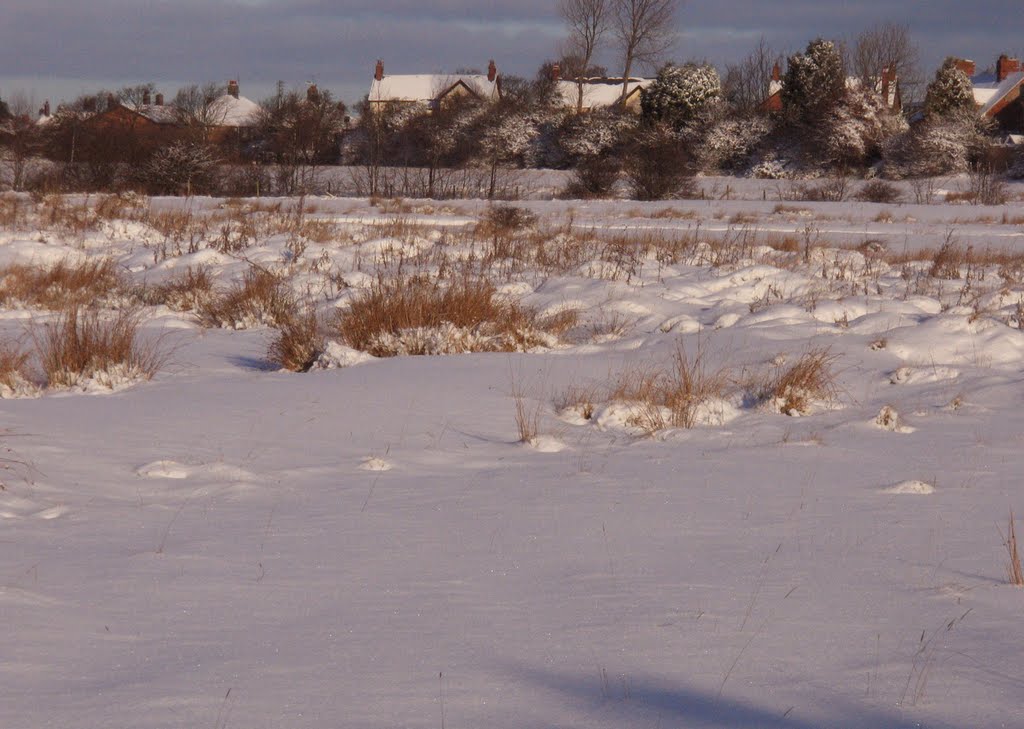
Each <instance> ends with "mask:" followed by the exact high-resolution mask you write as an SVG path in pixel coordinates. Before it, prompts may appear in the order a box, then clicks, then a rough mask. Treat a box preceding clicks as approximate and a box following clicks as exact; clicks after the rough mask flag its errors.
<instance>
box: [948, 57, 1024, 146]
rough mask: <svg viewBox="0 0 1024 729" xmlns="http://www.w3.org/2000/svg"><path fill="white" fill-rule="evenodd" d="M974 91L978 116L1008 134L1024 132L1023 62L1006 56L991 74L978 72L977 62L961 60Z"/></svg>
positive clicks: (989, 72) (960, 62)
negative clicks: (986, 119) (990, 121)
mask: <svg viewBox="0 0 1024 729" xmlns="http://www.w3.org/2000/svg"><path fill="white" fill-rule="evenodd" d="M956 65H957V68H959V69H960V70H961V71H963V72H964V73H965V74H966V75H967V77H968V78H969V79H971V86H972V88H973V90H974V103H975V104H977V105H978V113H980V114H981V115H982V116H983V117H986V118H989V119H993V120H994V121H995V122H996V123H997V124H998V125H999V127H1000V128H1001V129H1002V130H1003V131H1006V132H1011V133H1018V134H1019V133H1024V97H1022V95H1021V90H1022V89H1024V69H1022V68H1021V62H1020V60H1019V59H1016V58H1010V57H1009V56H1006V55H1002V56H999V58H998V60H996V65H995V68H994V69H993V70H991V71H984V72H982V73H977V69H976V66H975V63H974V61H970V60H967V59H958V60H957V62H956Z"/></svg>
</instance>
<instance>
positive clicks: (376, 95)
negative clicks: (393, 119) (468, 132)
mask: <svg viewBox="0 0 1024 729" xmlns="http://www.w3.org/2000/svg"><path fill="white" fill-rule="evenodd" d="M460 83H461V84H463V85H465V86H466V88H467V89H469V90H470V91H471V92H473V93H474V94H476V95H477V96H479V97H480V98H482V99H492V98H494V97H495V96H497V95H498V77H497V76H495V80H494V81H489V80H488V79H487V76H486V75H484V74H458V73H452V74H430V73H427V74H405V75H397V76H385V77H384V78H382V79H376V78H375V79H373V83H371V84H370V94H369V98H370V101H406V102H420V103H424V104H427V103H430V102H431V101H434V100H436V99H438V98H440V97H441V96H443V95H444V94H445V93H447V92H448V91H449V90H451V89H452V88H453V87H455V86H458V85H459V84H460Z"/></svg>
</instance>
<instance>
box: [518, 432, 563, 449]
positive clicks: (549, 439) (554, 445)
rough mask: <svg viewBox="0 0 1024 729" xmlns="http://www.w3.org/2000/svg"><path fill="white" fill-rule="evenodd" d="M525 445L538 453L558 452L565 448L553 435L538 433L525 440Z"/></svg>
mask: <svg viewBox="0 0 1024 729" xmlns="http://www.w3.org/2000/svg"><path fill="white" fill-rule="evenodd" d="M526 445H527V447H529V448H532V449H533V450H535V451H537V452H538V453H559V452H561V451H564V450H565V449H566V445H565V443H563V442H562V441H560V440H558V438H555V437H554V436H553V435H538V436H536V437H534V438H531V439H530V440H529V441H527V443H526Z"/></svg>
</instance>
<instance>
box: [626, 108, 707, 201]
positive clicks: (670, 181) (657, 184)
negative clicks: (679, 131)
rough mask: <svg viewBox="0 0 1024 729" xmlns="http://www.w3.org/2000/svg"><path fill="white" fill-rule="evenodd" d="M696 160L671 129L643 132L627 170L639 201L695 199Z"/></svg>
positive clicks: (639, 135)
mask: <svg viewBox="0 0 1024 729" xmlns="http://www.w3.org/2000/svg"><path fill="white" fill-rule="evenodd" d="M693 167H694V166H693V159H692V157H691V156H690V154H689V152H688V151H687V150H686V148H685V147H684V146H683V145H682V144H681V143H680V140H679V138H678V137H677V136H676V135H675V134H674V133H673V132H672V130H671V129H669V128H667V127H664V126H660V125H659V126H654V127H651V128H649V129H646V130H644V131H642V132H640V133H639V134H638V135H637V137H636V139H635V141H634V143H633V145H632V148H631V149H630V151H629V153H628V154H627V156H626V159H625V164H624V169H625V174H626V179H627V180H628V181H629V186H630V190H631V192H632V196H633V197H634V198H635V199H637V200H664V199H665V198H670V197H694V196H695V193H696V192H697V185H696V181H695V180H694V177H693Z"/></svg>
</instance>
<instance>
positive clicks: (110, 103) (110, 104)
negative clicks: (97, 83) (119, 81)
mask: <svg viewBox="0 0 1024 729" xmlns="http://www.w3.org/2000/svg"><path fill="white" fill-rule="evenodd" d="M118 106H120V104H119V103H118V101H117V97H116V96H114V95H113V94H107V110H110V109H113V108H115V107H118Z"/></svg>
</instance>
